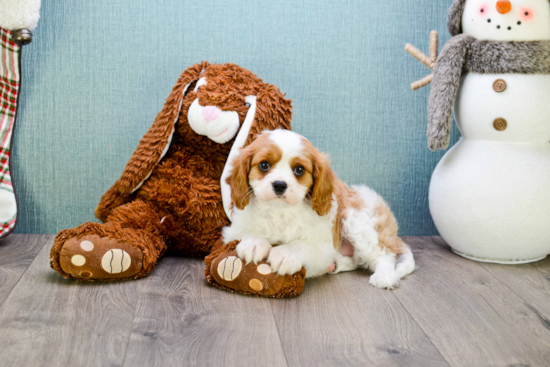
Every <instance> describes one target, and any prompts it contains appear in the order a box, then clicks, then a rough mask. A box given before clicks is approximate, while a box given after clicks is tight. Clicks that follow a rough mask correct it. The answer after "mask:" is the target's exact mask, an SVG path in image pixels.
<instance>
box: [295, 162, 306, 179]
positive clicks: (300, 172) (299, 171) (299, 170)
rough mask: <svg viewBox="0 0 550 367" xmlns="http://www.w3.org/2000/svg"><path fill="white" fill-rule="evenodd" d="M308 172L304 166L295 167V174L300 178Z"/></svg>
mask: <svg viewBox="0 0 550 367" xmlns="http://www.w3.org/2000/svg"><path fill="white" fill-rule="evenodd" d="M305 172H306V169H305V168H304V166H300V165H297V166H296V167H294V174H295V175H296V176H298V177H300V176H302V175H303V174H304V173H305Z"/></svg>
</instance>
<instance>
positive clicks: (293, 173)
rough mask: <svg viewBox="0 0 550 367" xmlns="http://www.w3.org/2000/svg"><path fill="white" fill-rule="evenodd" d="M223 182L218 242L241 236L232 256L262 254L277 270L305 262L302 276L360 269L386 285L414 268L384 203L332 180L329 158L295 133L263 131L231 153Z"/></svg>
mask: <svg viewBox="0 0 550 367" xmlns="http://www.w3.org/2000/svg"><path fill="white" fill-rule="evenodd" d="M227 181H228V183H229V185H230V186H231V201H232V207H231V210H232V224H231V226H229V227H225V228H224V229H223V239H224V241H225V243H228V242H230V241H234V240H240V243H239V244H238V246H237V249H236V250H237V254H238V256H239V257H240V258H241V259H242V260H244V261H246V262H247V263H250V262H252V261H253V262H254V263H258V262H259V261H262V260H265V259H267V262H268V263H269V264H270V266H271V269H272V271H273V272H277V273H279V274H281V275H290V274H294V273H296V272H298V271H300V269H301V268H302V266H303V267H304V268H305V269H306V276H307V277H308V278H311V277H316V276H319V275H322V274H326V273H333V274H335V273H338V272H342V271H350V270H355V269H358V268H365V269H370V270H371V271H372V272H373V274H372V275H371V277H370V279H369V283H370V284H372V285H373V286H375V287H378V288H388V289H393V288H395V287H397V286H398V284H399V280H400V279H401V278H403V277H404V276H406V275H407V274H410V273H412V272H413V271H414V269H415V263H414V258H413V255H412V252H411V250H410V248H409V247H408V246H407V245H406V244H405V243H403V241H402V240H401V239H400V238H399V237H398V236H397V222H396V220H395V217H394V215H393V214H392V212H391V211H390V208H389V207H388V204H386V202H385V201H384V200H383V199H382V198H381V197H380V196H379V195H378V194H376V193H375V192H374V191H373V190H371V189H370V188H368V187H366V186H352V187H351V188H350V187H348V186H347V185H346V184H345V183H344V182H342V181H340V180H339V179H337V178H336V176H335V174H334V172H333V171H332V169H331V168H330V163H329V160H328V158H327V157H326V156H325V155H324V154H322V153H320V152H319V151H317V150H316V149H315V148H314V147H313V145H312V144H311V143H310V142H309V141H308V140H307V139H306V138H304V137H303V136H301V135H299V134H296V133H294V132H292V131H289V130H274V131H266V132H263V133H262V134H261V135H259V136H258V138H256V140H255V141H254V142H253V143H252V144H250V145H248V146H247V147H245V148H243V149H242V150H241V152H240V155H239V156H237V157H236V158H235V160H234V161H233V170H232V172H231V175H230V177H229V178H228V179H227ZM274 244H279V246H276V247H272V245H274Z"/></svg>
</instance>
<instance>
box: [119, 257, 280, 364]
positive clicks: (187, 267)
mask: <svg viewBox="0 0 550 367" xmlns="http://www.w3.org/2000/svg"><path fill="white" fill-rule="evenodd" d="M148 280H149V283H148V284H147V286H146V287H145V289H144V290H143V291H142V293H141V294H140V297H139V302H138V306H137V309H136V316H135V319H134V326H133V329H132V334H131V337H130V343H129V346H128V353H127V356H126V359H125V362H124V365H125V366H132V367H134V366H177V365H180V366H227V367H230V366H242V365H249V366H286V362H285V357H284V354H283V350H282V346H281V343H280V340H279V336H278V332H277V328H276V325H275V322H274V320H273V314H272V311H271V308H270V304H269V300H268V299H264V298H256V297H252V296H243V295H239V294H234V293H230V292H227V291H223V290H219V289H217V288H214V287H212V286H207V283H206V281H205V280H204V263H203V261H202V260H197V259H194V260H193V259H184V258H165V259H163V260H162V261H161V262H160V263H159V266H158V267H157V269H156V272H155V274H152V275H150V276H149V277H148Z"/></svg>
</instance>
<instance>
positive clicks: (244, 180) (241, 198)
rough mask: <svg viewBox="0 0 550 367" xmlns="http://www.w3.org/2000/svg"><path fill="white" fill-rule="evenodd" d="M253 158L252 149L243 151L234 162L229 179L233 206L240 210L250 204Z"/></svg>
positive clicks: (247, 148) (248, 148)
mask: <svg viewBox="0 0 550 367" xmlns="http://www.w3.org/2000/svg"><path fill="white" fill-rule="evenodd" d="M253 156H254V151H253V149H252V147H250V146H249V147H246V148H243V149H241V154H239V155H238V156H237V157H235V159H234V160H233V171H231V176H229V177H228V178H227V183H228V184H229V186H230V187H231V204H232V205H233V206H235V207H236V208H237V209H239V210H243V209H244V208H245V207H246V206H247V205H248V204H249V203H250V195H252V193H251V192H249V190H251V188H250V185H249V184H248V175H249V173H250V168H251V165H252V157H253Z"/></svg>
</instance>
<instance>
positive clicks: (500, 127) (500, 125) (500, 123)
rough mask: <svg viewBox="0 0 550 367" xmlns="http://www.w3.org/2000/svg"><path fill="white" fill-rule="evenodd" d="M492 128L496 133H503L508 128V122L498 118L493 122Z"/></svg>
mask: <svg viewBox="0 0 550 367" xmlns="http://www.w3.org/2000/svg"><path fill="white" fill-rule="evenodd" d="M493 127H494V128H495V130H497V131H504V130H506V128H507V127H508V122H506V120H505V119H503V118H500V117H499V118H498V119H495V121H494V122H493Z"/></svg>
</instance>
